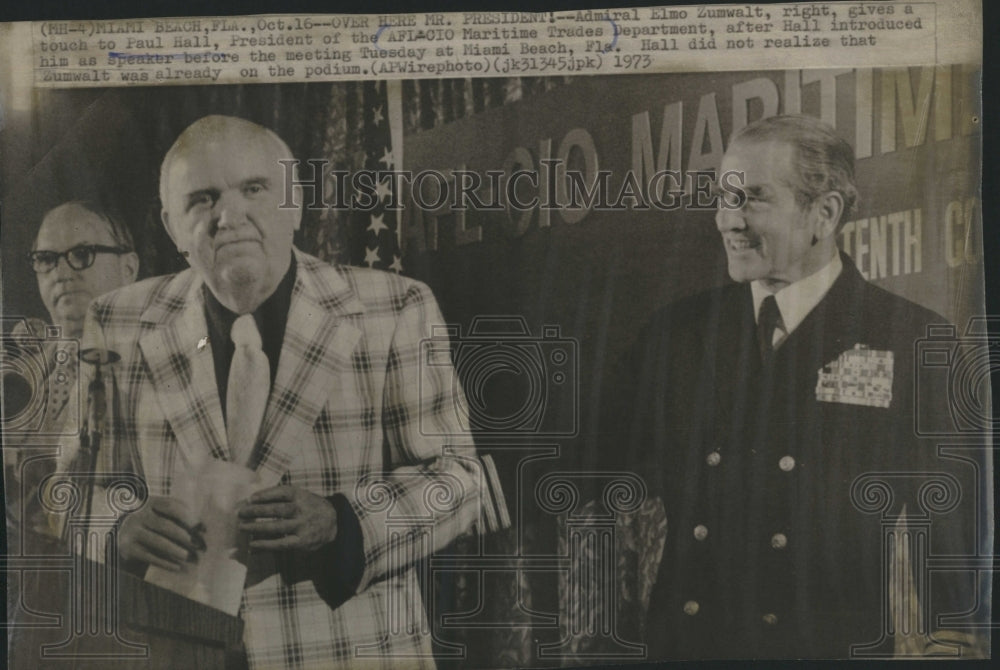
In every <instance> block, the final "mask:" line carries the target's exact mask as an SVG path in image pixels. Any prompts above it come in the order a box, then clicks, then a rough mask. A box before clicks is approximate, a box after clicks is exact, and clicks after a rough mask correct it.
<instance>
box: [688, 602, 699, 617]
mask: <svg viewBox="0 0 1000 670" xmlns="http://www.w3.org/2000/svg"><path fill="white" fill-rule="evenodd" d="M699 609H701V607H700V606H699V605H698V601H697V600H689V601H687V602H686V603H684V614H687V615H688V616H694V615H695V614H697V613H698V610H699Z"/></svg>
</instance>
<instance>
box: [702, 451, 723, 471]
mask: <svg viewBox="0 0 1000 670" xmlns="http://www.w3.org/2000/svg"><path fill="white" fill-rule="evenodd" d="M721 461H722V454H720V453H719V452H717V451H713V452H712V453H710V454H709V455H708V456H706V457H705V462H706V463H708V464H709V465H710V466H711V467H713V468H714V467H715V466H716V465H718V464H719V463H720V462H721Z"/></svg>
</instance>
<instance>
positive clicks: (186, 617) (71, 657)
mask: <svg viewBox="0 0 1000 670" xmlns="http://www.w3.org/2000/svg"><path fill="white" fill-rule="evenodd" d="M35 539H36V542H38V545H37V546H43V547H44V551H43V552H38V551H36V552H33V554H32V555H29V556H23V557H21V558H23V560H21V561H18V563H19V565H20V567H19V568H18V569H17V572H18V573H20V576H21V579H20V582H21V589H20V590H21V596H20V602H19V607H18V610H17V612H8V619H13V620H12V621H9V622H8V626H10V627H11V630H10V631H9V638H8V639H9V643H10V644H9V648H8V667H9V668H12V669H13V670H20V669H22V668H23V669H25V670H34V669H35V668H46V669H50V668H51V669H57V668H63V669H65V670H77V669H86V670H108V669H109V668H111V669H114V670H131V669H133V668H136V669H139V668H142V669H144V670H145V669H151V668H157V669H158V668H163V669H167V668H198V669H199V670H202V669H205V670H209V669H215V668H218V669H225V668H226V659H227V653H226V652H227V649H229V650H230V651H231V650H233V649H234V648H236V647H237V645H238V644H239V642H240V640H241V639H242V633H243V622H242V620H240V619H239V618H238V617H234V616H230V615H228V614H226V613H224V612H221V611H219V610H216V609H213V608H211V607H208V606H206V605H203V604H201V603H198V602H195V601H193V600H189V599H187V598H184V597H183V596H180V595H177V594H176V593H173V592H171V591H168V590H166V589H162V588H160V587H158V586H154V585H153V584H149V583H147V582H145V581H143V580H142V579H140V578H138V577H136V576H134V575H131V574H129V573H127V572H125V571H123V570H120V569H119V568H118V565H117V561H116V560H111V561H110V562H108V563H99V562H96V561H92V560H89V559H86V558H84V557H83V556H81V555H78V554H72V553H69V552H68V550H67V549H66V548H65V547H63V546H62V545H61V544H60V543H58V542H55V541H54V540H48V539H46V540H41V541H39V540H38V539H37V538H35ZM230 657H232V655H231V654H230ZM237 658H238V656H237Z"/></svg>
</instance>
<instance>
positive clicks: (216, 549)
mask: <svg viewBox="0 0 1000 670" xmlns="http://www.w3.org/2000/svg"><path fill="white" fill-rule="evenodd" d="M189 475H190V476H188V477H179V478H178V479H177V483H176V484H175V485H174V487H173V492H172V494H173V496H174V497H176V498H179V499H181V500H183V501H184V502H185V503H186V504H187V505H188V506H190V507H191V509H192V510H193V511H194V512H195V516H196V517H197V518H198V519H199V520H200V521H201V523H203V524H204V526H205V531H204V533H203V534H202V536H203V538H204V540H205V550H204V551H200V552H198V560H197V561H187V562H185V563H183V564H182V565H181V570H180V571H179V572H172V571H170V570H164V569H162V568H158V567H156V566H153V565H151V566H149V569H148V570H147V571H146V581H147V582H149V583H151V584H155V585H157V586H160V587H163V588H165V589H169V590H171V591H174V592H175V593H179V594H180V595H182V596H184V597H186V598H190V599H191V600H196V601H198V602H200V603H204V604H205V605H208V606H210V607H214V608H215V609H218V610H222V611H223V612H226V613H227V614H231V615H234V616H235V615H236V614H237V613H238V612H239V608H240V600H241V598H242V596H243V584H244V581H245V579H246V572H247V568H246V565H245V564H244V563H242V562H240V561H239V560H237V553H238V551H239V548H240V533H239V530H238V523H239V522H238V519H237V516H236V510H237V508H238V507H239V505H240V504H242V502H243V501H245V500H246V499H247V498H248V497H249V496H250V495H251V494H252V493H253V492H254V491H255V490H257V489H258V488H260V487H261V484H260V481H259V478H258V476H257V473H255V472H254V471H252V470H249V469H247V468H245V467H243V466H241V465H236V464H235V463H230V462H228V461H220V460H217V459H209V460H208V461H206V462H205V463H203V464H201V466H200V467H198V468H196V469H194V471H192V472H190V473H189Z"/></svg>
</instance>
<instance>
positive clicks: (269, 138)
mask: <svg viewBox="0 0 1000 670" xmlns="http://www.w3.org/2000/svg"><path fill="white" fill-rule="evenodd" d="M252 144H257V145H258V146H263V147H266V149H267V150H268V151H271V152H273V153H274V156H275V157H276V159H278V160H280V159H285V158H289V159H290V158H292V157H293V156H292V152H291V149H289V148H288V145H287V144H286V143H285V141H284V140H282V139H281V138H280V137H278V135H277V134H276V133H275V132H274V131H272V130H270V129H268V128H265V127H264V126H261V125H258V124H256V123H254V122H252V121H247V120H246V119H241V118H239V117H235V116H219V115H213V116H206V117H203V118H201V119H198V120H197V121H195V122H194V123H192V124H191V125H190V126H188V127H187V128H185V129H184V131H183V132H182V133H181V134H180V135H179V136H178V137H177V139H176V140H175V141H174V144H173V146H171V147H170V150H169V151H167V154H166V156H164V158H163V164H162V165H161V166H160V201H161V203H164V204H165V203H166V202H167V191H168V189H169V186H170V172H171V169H172V167H173V165H174V164H175V162H176V161H177V159H178V158H181V157H185V156H187V155H189V154H191V153H193V152H195V151H198V150H204V149H206V148H207V147H209V146H211V145H215V146H214V147H213V150H220V149H219V148H218V147H219V145H222V148H221V150H222V151H225V147H245V146H247V145H252Z"/></svg>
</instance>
